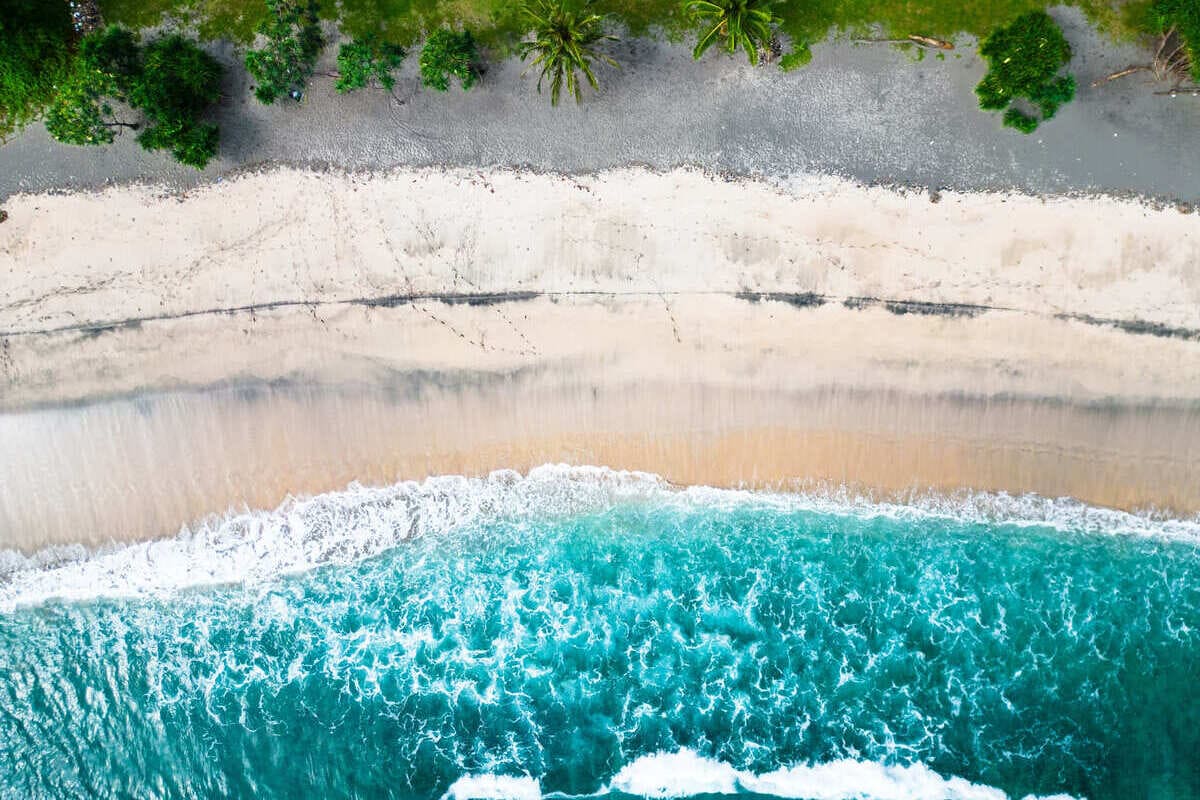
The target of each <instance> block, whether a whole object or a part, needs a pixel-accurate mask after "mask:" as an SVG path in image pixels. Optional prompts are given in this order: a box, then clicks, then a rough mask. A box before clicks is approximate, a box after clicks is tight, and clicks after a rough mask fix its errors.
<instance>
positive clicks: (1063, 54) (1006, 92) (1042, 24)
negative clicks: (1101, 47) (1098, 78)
mask: <svg viewBox="0 0 1200 800" xmlns="http://www.w3.org/2000/svg"><path fill="white" fill-rule="evenodd" d="M979 53H980V55H982V56H983V57H984V59H986V60H987V62H988V71H987V74H986V75H984V76H983V80H981V81H980V82H979V85H978V86H976V87H975V94H977V95H978V96H979V107H980V108H982V109H984V110H986V111H1001V110H1004V111H1005V113H1004V124H1005V125H1006V126H1008V127H1010V128H1015V129H1016V130H1018V131H1020V132H1021V133H1033V131H1035V130H1037V127H1038V124H1039V123H1040V122H1043V121H1045V120H1048V119H1050V118H1051V117H1053V116H1054V115H1055V113H1057V112H1058V109H1059V108H1060V107H1061V106H1063V105H1064V104H1065V103H1068V102H1070V101H1071V99H1072V98H1073V97H1074V96H1075V78H1074V77H1073V76H1071V75H1060V74H1059V70H1061V69H1062V68H1063V67H1065V66H1066V65H1067V62H1069V61H1070V60H1071V45H1070V44H1068V43H1067V39H1066V37H1065V36H1063V34H1062V30H1060V29H1059V27H1058V25H1057V24H1055V22H1054V20H1053V19H1051V18H1050V16H1049V15H1048V14H1046V13H1045V12H1044V11H1034V12H1030V13H1028V14H1023V15H1021V16H1020V17H1017V18H1016V19H1015V20H1013V22H1012V23H1011V24H1009V25H1007V26H1005V27H1003V28H998V29H996V30H995V31H993V32H992V33H991V35H989V36H988V37H987V39H985V40H984V42H983V45H982V46H981V47H980V48H979ZM1021 101H1024V104H1025V105H1027V107H1020V106H1021V105H1022V102H1021ZM1014 103H1018V105H1016V106H1014V105H1013V104H1014ZM1035 109H1036V111H1037V113H1038V115H1035V113H1034V111H1035ZM1039 115H1040V116H1039Z"/></svg>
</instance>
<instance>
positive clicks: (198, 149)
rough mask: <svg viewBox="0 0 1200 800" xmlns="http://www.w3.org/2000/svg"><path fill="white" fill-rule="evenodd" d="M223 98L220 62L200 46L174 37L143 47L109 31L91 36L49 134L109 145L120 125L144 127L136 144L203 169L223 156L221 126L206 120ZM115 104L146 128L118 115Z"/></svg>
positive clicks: (49, 121) (58, 101)
mask: <svg viewBox="0 0 1200 800" xmlns="http://www.w3.org/2000/svg"><path fill="white" fill-rule="evenodd" d="M220 95H221V65H220V64H218V63H217V61H216V60H215V59H214V58H213V57H212V56H210V55H209V54H208V53H206V52H204V51H203V50H201V49H200V48H199V47H197V46H196V44H195V42H192V41H191V40H189V39H185V38H184V37H182V36H180V35H178V34H172V35H169V36H165V37H163V38H160V39H156V40H155V41H153V42H150V43H149V44H147V45H146V46H145V47H142V46H141V45H140V44H139V43H138V40H137V36H136V35H135V34H133V33H132V32H131V31H129V30H126V29H124V28H120V27H118V26H115V25H114V26H110V27H108V28H105V29H103V30H99V31H94V32H93V33H90V34H88V35H87V36H85V37H84V38H83V40H82V42H81V43H80V47H79V55H78V58H77V59H76V60H75V63H74V67H73V70H72V72H71V75H70V77H69V78H68V79H67V80H66V81H65V83H64V85H63V87H62V89H61V91H60V92H59V93H58V96H57V97H56V98H55V101H54V103H53V105H52V106H51V108H50V110H49V111H48V112H47V114H46V130H47V131H49V133H50V135H51V136H53V137H54V138H55V139H58V140H59V141H61V142H65V143H67V144H78V145H90V144H106V143H108V142H111V141H112V140H113V129H114V128H117V127H126V128H138V127H140V128H142V131H141V133H140V134H139V135H138V143H139V144H140V145H141V146H142V147H144V148H145V149H147V150H160V149H161V150H169V151H170V152H171V155H172V156H174V158H175V159H176V160H177V161H179V162H180V163H183V164H187V165H189V166H193V167H196V168H197V169H203V168H204V166H205V165H206V164H207V163H208V162H209V160H211V159H212V157H213V156H214V155H216V152H217V143H218V136H219V135H218V131H217V126H216V125H213V124H211V123H207V122H203V121H201V117H202V116H203V115H204V114H205V113H206V112H207V110H208V108H209V107H210V106H211V105H212V104H213V103H215V102H216V101H217V100H218V99H219V98H220ZM114 103H116V104H123V105H124V106H126V107H127V109H128V111H129V112H130V113H131V112H133V111H137V112H140V116H141V119H142V120H143V122H142V123H138V122H133V121H130V120H120V119H117V118H116V111H115V107H114Z"/></svg>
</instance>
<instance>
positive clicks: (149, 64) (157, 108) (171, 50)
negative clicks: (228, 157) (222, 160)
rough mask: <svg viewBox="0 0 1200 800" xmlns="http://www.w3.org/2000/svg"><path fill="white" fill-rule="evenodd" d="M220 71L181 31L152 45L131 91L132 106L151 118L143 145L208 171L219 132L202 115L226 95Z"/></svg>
mask: <svg viewBox="0 0 1200 800" xmlns="http://www.w3.org/2000/svg"><path fill="white" fill-rule="evenodd" d="M221 72H222V70H221V65H220V64H219V63H218V62H217V60H216V59H214V58H213V57H212V56H210V55H209V54H208V53H206V52H204V51H203V50H201V49H200V48H199V47H198V46H197V45H196V43H195V42H193V41H191V40H190V39H185V38H184V37H182V36H180V35H179V34H172V35H170V36H165V37H163V38H161V39H156V40H155V41H153V42H151V43H150V44H148V45H147V46H146V48H145V52H144V55H143V69H142V71H141V74H139V75H138V77H137V79H136V80H135V81H134V83H133V86H132V88H131V90H130V92H129V102H130V104H131V105H132V106H133V107H134V108H137V109H139V110H140V111H142V113H144V114H145V115H146V118H147V121H148V124H147V126H146V129H145V130H144V131H142V132H141V133H140V134H138V143H139V144H141V146H142V147H144V148H146V149H147V150H159V149H165V150H170V151H171V155H172V156H174V157H175V159H176V160H177V161H179V162H180V163H183V164H187V165H188V166H192V167H196V168H197V169H203V168H204V166H205V165H206V164H207V163H208V161H209V160H210V159H211V158H212V157H213V156H214V155H216V152H217V141H218V132H217V126H216V125H212V124H210V123H205V122H201V121H200V117H201V115H203V114H204V113H205V112H206V111H207V110H208V108H209V107H210V106H212V105H213V104H214V103H216V102H217V101H218V100H219V99H220V98H221Z"/></svg>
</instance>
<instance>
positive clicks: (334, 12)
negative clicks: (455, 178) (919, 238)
mask: <svg viewBox="0 0 1200 800" xmlns="http://www.w3.org/2000/svg"><path fill="white" fill-rule="evenodd" d="M1167 1H1168V2H1172V1H1173V2H1176V3H1178V4H1180V5H1181V6H1187V5H1188V4H1190V3H1194V0H1167ZM1074 4H1075V5H1078V6H1079V7H1080V8H1082V9H1083V10H1084V11H1085V12H1086V13H1087V14H1088V16H1089V17H1090V18H1091V19H1092V20H1093V21H1094V22H1095V23H1096V24H1098V25H1099V26H1100V27H1101V28H1102V29H1104V30H1105V31H1107V32H1109V33H1110V34H1111V35H1113V36H1114V37H1124V36H1127V35H1130V34H1131V33H1132V32H1134V31H1136V30H1145V27H1144V25H1143V21H1144V20H1145V19H1146V15H1145V14H1144V13H1142V12H1144V10H1145V8H1147V7H1149V5H1150V4H1151V0H1075V2H1074ZM682 5H683V4H682V3H681V2H679V0H595V2H593V3H592V4H591V9H592V10H593V11H595V12H596V13H598V14H610V15H612V17H613V18H614V19H615V20H617V21H618V22H619V23H620V24H621V25H622V26H623V27H624V28H625V32H626V33H627V34H628V35H631V36H641V35H646V34H654V35H662V36H665V37H666V38H667V39H668V40H672V41H680V40H690V39H691V38H692V37H694V26H693V25H692V23H691V21H690V20H689V19H688V16H687V14H686V13H685V12H684V10H683V8H682ZM1052 5H1055V3H1053V2H1050V1H1049V0H782V2H779V3H778V4H776V5H775V6H774V7H773V10H774V11H775V13H776V14H778V16H779V17H780V20H781V24H780V29H781V30H782V31H783V32H784V33H785V34H787V35H788V36H789V37H791V39H792V40H793V41H799V42H816V41H820V40H821V39H822V38H824V37H825V36H826V35H827V34H829V33H830V32H831V31H848V32H861V31H864V30H866V29H867V28H868V27H871V26H873V25H879V26H882V28H883V29H884V31H885V32H886V33H888V34H895V35H901V36H904V35H908V34H910V33H916V34H923V35H926V36H938V37H943V38H948V37H951V36H953V35H955V34H957V33H970V34H974V35H976V36H980V37H983V36H986V35H987V34H988V33H990V32H991V31H992V30H994V29H995V28H997V27H999V26H1000V25H1004V24H1006V23H1009V22H1011V21H1012V20H1013V19H1015V18H1016V17H1018V16H1020V15H1021V14H1023V13H1026V12H1029V11H1038V10H1042V9H1045V8H1048V7H1050V6H1052ZM101 7H102V9H103V11H104V15H105V19H106V20H107V21H109V22H116V23H121V24H125V25H129V26H131V27H146V26H150V25H155V24H158V23H160V22H162V21H163V20H164V19H165V18H168V17H173V18H175V19H178V20H181V21H184V22H187V23H191V24H194V25H195V26H196V28H197V31H198V33H199V34H200V36H201V38H207V39H214V38H226V39H232V40H233V41H236V42H242V43H245V42H249V41H250V40H251V39H252V38H253V35H254V29H255V28H256V27H257V26H258V24H259V23H260V22H261V21H262V20H263V18H264V16H265V11H266V9H265V4H264V3H263V0H101ZM520 7H521V2H520V0H341V1H340V3H337V4H335V3H334V2H333V0H324V2H322V15H323V16H325V17H326V18H331V19H336V20H337V21H338V23H339V25H340V26H341V28H342V30H343V31H344V32H345V33H346V34H348V35H350V36H363V35H366V34H371V33H377V34H381V35H383V36H384V37H385V38H386V39H388V40H390V41H393V42H396V43H398V44H402V45H410V44H413V43H414V42H416V41H417V40H418V39H420V38H421V37H422V36H423V35H424V34H425V33H427V32H429V31H432V30H435V29H437V28H440V27H450V28H455V29H457V28H461V27H467V28H470V29H471V30H472V31H473V32H474V33H475V35H476V37H477V38H478V39H479V41H480V42H481V43H482V44H484V45H486V46H488V47H491V48H492V49H497V50H500V51H501V52H504V53H508V52H511V50H512V47H513V44H514V42H515V41H516V40H517V39H518V38H520V37H521V36H522V35H523V34H524V32H525V22H524V21H523V20H522V19H521V15H520V13H519V11H520Z"/></svg>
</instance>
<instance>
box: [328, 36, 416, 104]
mask: <svg viewBox="0 0 1200 800" xmlns="http://www.w3.org/2000/svg"><path fill="white" fill-rule="evenodd" d="M404 56H405V52H404V48H403V47H401V46H400V45H398V44H392V43H390V42H385V41H382V40H381V39H380V38H379V37H378V36H376V35H374V34H369V35H367V36H364V37H362V38H361V39H355V40H354V41H351V42H346V43H345V44H343V45H342V46H341V48H339V49H338V57H337V64H338V79H337V83H336V84H335V85H334V88H336V89H337V90H338V91H339V92H352V91H354V90H355V89H361V88H363V87H364V86H366V85H367V84H368V83H370V82H371V80H372V79H374V80H375V81H377V82H378V83H379V85H380V86H382V87H383V88H384V89H386V90H388V91H389V92H390V91H391V90H392V87H393V86H395V85H396V79H395V78H394V77H392V73H393V72H394V71H395V70H397V69H399V68H400V65H401V64H402V63H403V62H404Z"/></svg>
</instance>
